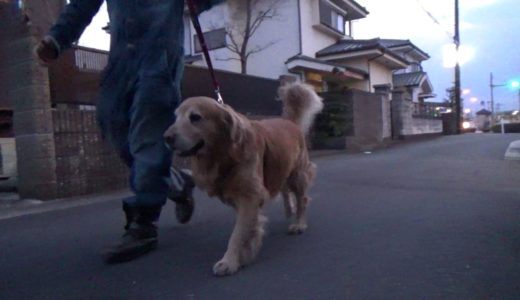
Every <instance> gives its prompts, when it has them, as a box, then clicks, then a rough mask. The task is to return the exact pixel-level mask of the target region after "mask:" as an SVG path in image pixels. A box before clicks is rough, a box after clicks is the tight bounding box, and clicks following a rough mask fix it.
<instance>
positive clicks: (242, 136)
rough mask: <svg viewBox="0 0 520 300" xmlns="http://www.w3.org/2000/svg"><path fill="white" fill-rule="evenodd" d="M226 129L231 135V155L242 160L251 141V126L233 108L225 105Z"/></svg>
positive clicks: (229, 135)
mask: <svg viewBox="0 0 520 300" xmlns="http://www.w3.org/2000/svg"><path fill="white" fill-rule="evenodd" d="M224 124H225V130H227V133H228V134H227V135H228V137H229V141H230V145H229V155H230V157H231V158H233V159H235V160H240V159H242V158H243V157H244V155H245V154H246V151H247V150H246V148H247V146H248V144H250V143H249V136H250V131H251V130H250V128H248V124H247V123H246V122H245V121H244V120H243V119H242V118H241V117H240V116H239V115H238V114H237V113H236V112H235V111H233V110H232V109H230V108H229V107H227V106H226V107H225V112H224Z"/></svg>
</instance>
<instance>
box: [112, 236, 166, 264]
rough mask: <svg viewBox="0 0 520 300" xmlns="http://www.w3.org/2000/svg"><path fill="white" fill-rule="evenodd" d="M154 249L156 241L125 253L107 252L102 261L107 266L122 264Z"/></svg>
mask: <svg viewBox="0 0 520 300" xmlns="http://www.w3.org/2000/svg"><path fill="white" fill-rule="evenodd" d="M156 248H157V240H156V241H150V242H149V243H147V244H145V245H143V246H141V247H138V248H135V249H130V250H128V251H126V252H108V253H106V254H105V255H104V260H105V262H106V263H107V264H118V263H124V262H128V261H131V260H134V259H136V258H139V257H141V256H143V255H145V254H147V253H148V252H150V251H152V250H155V249H156Z"/></svg>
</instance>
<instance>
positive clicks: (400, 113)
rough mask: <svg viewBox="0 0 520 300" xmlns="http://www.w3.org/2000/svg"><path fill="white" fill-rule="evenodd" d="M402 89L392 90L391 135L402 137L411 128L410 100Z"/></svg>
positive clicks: (397, 137) (395, 137)
mask: <svg viewBox="0 0 520 300" xmlns="http://www.w3.org/2000/svg"><path fill="white" fill-rule="evenodd" d="M408 96H409V95H408V93H407V92H406V91H404V90H394V91H392V101H391V103H392V105H391V107H392V108H391V109H392V137H393V138H394V139H403V138H404V137H405V136H406V135H408V134H411V130H412V113H413V112H412V102H411V99H408Z"/></svg>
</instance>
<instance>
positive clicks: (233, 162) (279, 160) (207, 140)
mask: <svg viewBox="0 0 520 300" xmlns="http://www.w3.org/2000/svg"><path fill="white" fill-rule="evenodd" d="M279 97H280V98H281V100H282V101H283V103H284V112H283V116H282V118H275V119H266V120H261V121H254V120H249V119H247V118H246V117H245V116H243V115H241V114H240V113H237V112H236V111H234V110H233V109H232V108H231V107H229V106H227V105H221V104H218V103H217V102H216V101H214V100H213V99H211V98H206V97H195V98H190V99H187V100H186V101H184V102H183V103H182V104H181V106H180V107H179V108H178V109H177V110H176V112H175V113H176V116H177V121H176V122H175V124H173V125H172V126H171V127H170V128H169V129H168V130H167V131H166V133H165V138H166V140H167V141H168V143H169V144H170V145H171V146H172V147H173V148H175V149H176V150H177V151H178V153H180V155H184V156H191V167H192V171H193V176H194V179H195V182H196V184H197V186H198V187H199V188H200V189H202V190H204V191H206V192H207V193H208V195H209V196H216V197H219V198H220V199H221V200H222V201H223V202H224V203H225V204H228V205H230V206H232V207H233V208H234V209H235V210H236V212H237V218H236V223H235V227H234V229H233V233H232V234H231V237H230V239H229V242H228V249H227V251H226V253H225V254H224V256H223V258H222V259H221V260H220V261H219V262H217V263H216V264H215V266H214V267H213V271H214V273H215V274H216V275H230V274H233V273H235V272H236V271H237V270H238V269H239V268H240V267H241V266H244V265H247V264H248V263H250V262H251V261H252V260H253V259H254V258H255V256H256V254H257V253H258V250H259V249H260V246H261V244H262V236H263V233H264V230H263V225H264V223H265V217H264V216H263V215H262V208H263V206H264V205H265V204H266V203H267V202H268V201H269V200H271V199H273V198H274V197H275V196H276V195H277V194H279V193H281V194H282V196H283V198H284V205H285V211H286V215H287V217H288V218H291V219H292V222H291V224H290V226H289V233H291V234H299V233H303V232H304V231H305V229H306V228H307V222H306V217H305V210H306V207H307V203H308V202H309V200H310V198H309V197H308V195H307V190H308V188H309V186H310V184H311V182H312V180H313V178H314V175H315V169H316V167H315V165H314V164H313V163H312V162H311V161H310V160H309V153H308V151H307V146H306V143H305V134H306V133H307V131H308V129H309V128H310V126H311V124H312V121H313V119H314V116H315V115H316V114H317V113H318V112H319V111H320V110H321V109H322V106H323V104H322V102H321V99H320V98H319V97H318V96H317V95H316V93H315V92H314V91H313V90H312V88H311V87H309V86H307V85H304V84H301V83H293V84H289V85H287V86H284V87H282V88H281V89H280V90H279Z"/></svg>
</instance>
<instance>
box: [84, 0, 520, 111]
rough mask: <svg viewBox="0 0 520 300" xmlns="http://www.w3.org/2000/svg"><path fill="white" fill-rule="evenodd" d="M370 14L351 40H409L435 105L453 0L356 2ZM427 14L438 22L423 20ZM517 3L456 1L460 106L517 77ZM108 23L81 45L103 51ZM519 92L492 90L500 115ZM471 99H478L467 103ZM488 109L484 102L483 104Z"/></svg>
mask: <svg viewBox="0 0 520 300" xmlns="http://www.w3.org/2000/svg"><path fill="white" fill-rule="evenodd" d="M357 2H358V3H359V4H361V5H362V6H364V7H366V8H367V10H368V11H369V15H368V17H367V18H366V19H363V20H360V21H357V22H356V23H355V25H354V32H353V35H354V38H357V39H368V38H375V37H381V38H395V39H410V40H411V41H412V43H414V44H415V45H416V46H418V47H419V48H421V49H422V50H424V51H425V52H427V53H428V54H429V55H430V56H431V58H430V59H429V60H428V61H426V62H424V63H423V67H424V70H425V71H426V72H428V74H429V77H430V81H431V82H432V84H433V86H434V89H435V93H436V94H437V98H436V99H435V100H436V101H442V100H443V99H444V98H445V96H446V92H445V90H446V88H448V87H450V86H451V85H452V82H453V68H445V67H444V66H443V49H444V48H445V47H446V45H448V44H450V43H451V41H452V36H453V31H454V30H453V24H454V0H394V1H385V0H357ZM426 11H428V12H430V13H431V15H432V16H433V17H434V18H435V19H436V20H437V21H438V22H439V23H440V25H439V24H437V23H435V21H434V20H433V19H432V18H431V17H430V16H428V14H427V13H426ZM519 13H520V9H519V7H518V0H460V22H461V25H460V28H461V30H460V34H461V44H462V46H463V47H465V48H466V49H469V50H465V51H467V52H468V53H466V54H465V56H466V57H465V58H467V59H468V61H467V62H466V63H464V64H463V65H462V68H461V72H462V73H461V74H462V75H461V76H462V88H463V89H469V90H471V92H470V93H469V94H467V95H463V97H464V99H465V100H464V106H465V107H466V108H471V109H472V111H476V110H479V109H480V108H481V105H480V102H481V101H485V102H487V101H489V98H490V88H489V73H490V72H493V74H494V77H495V80H494V83H495V84H504V83H507V82H508V81H509V80H512V79H514V78H517V79H520V56H519V55H518V54H517V53H518V52H520V33H519V32H518V30H519V28H520V18H519V17H518V14H519ZM106 23H107V15H106V6H105V5H104V6H103V7H102V8H101V11H100V13H99V14H98V16H96V18H95V19H94V21H93V23H92V25H91V26H90V28H89V29H88V30H87V31H86V32H85V34H84V35H83V37H82V39H81V40H80V43H81V44H83V45H87V46H90V47H96V48H101V49H108V43H109V36H108V35H107V34H105V33H104V32H103V31H101V30H100V28H101V27H102V26H104V25H106ZM518 93H519V92H518V90H511V89H509V88H508V87H496V88H495V93H494V94H495V103H500V104H501V105H500V111H503V110H514V109H518V108H519V94H518ZM472 97H476V98H477V99H478V101H476V102H472V101H470V99H471V98H472ZM486 105H487V103H486Z"/></svg>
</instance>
